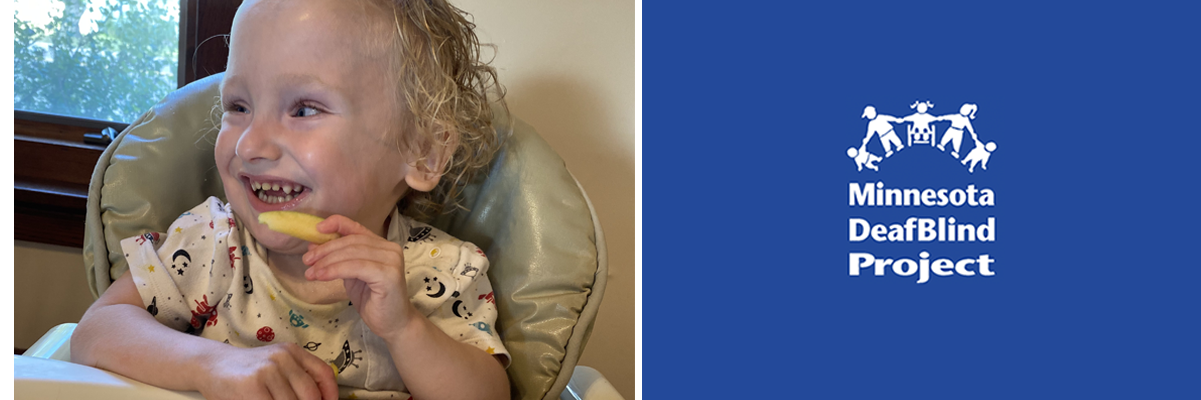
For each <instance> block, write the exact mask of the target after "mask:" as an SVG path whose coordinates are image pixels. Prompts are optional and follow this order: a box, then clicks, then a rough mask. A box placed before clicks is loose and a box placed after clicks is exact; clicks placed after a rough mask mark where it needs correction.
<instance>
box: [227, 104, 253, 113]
mask: <svg viewBox="0 0 1201 400" xmlns="http://www.w3.org/2000/svg"><path fill="white" fill-rule="evenodd" d="M225 111H229V112H236V113H245V112H247V111H250V110H247V109H246V107H242V105H241V104H236V103H230V104H226V105H225Z"/></svg>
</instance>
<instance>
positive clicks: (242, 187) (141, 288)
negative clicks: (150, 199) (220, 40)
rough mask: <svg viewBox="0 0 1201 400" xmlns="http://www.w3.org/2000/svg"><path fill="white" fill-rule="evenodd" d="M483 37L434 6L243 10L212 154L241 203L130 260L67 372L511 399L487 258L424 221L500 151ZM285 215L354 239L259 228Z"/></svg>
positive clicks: (280, 394) (93, 315) (196, 214)
mask: <svg viewBox="0 0 1201 400" xmlns="http://www.w3.org/2000/svg"><path fill="white" fill-rule="evenodd" d="M473 28H474V25H473V24H472V23H470V22H469V21H468V20H467V19H466V18H465V15H464V13H463V12H462V11H460V10H458V9H456V8H454V7H453V6H451V5H449V4H446V3H445V2H444V1H440V0H428V1H413V2H409V1H400V0H396V1H392V0H357V1H339V0H292V1H285V0H258V1H255V0H249V1H246V2H245V3H243V4H242V6H241V7H240V8H239V10H238V12H237V16H236V17H235V18H234V24H233V30H232V34H231V36H230V40H231V41H230V46H229V48H230V55H229V64H228V67H227V70H226V73H225V75H224V77H223V79H222V81H221V103H222V106H223V107H224V114H223V116H222V120H221V131H220V134H219V135H218V137H217V142H216V149H215V151H214V153H215V154H214V155H215V160H216V164H217V169H218V171H219V173H220V176H221V180H222V183H223V185H224V188H225V194H226V197H227V198H226V200H227V201H228V202H227V203H226V202H222V201H221V200H218V199H216V198H210V199H209V200H208V201H206V202H204V203H203V204H201V205H199V206H197V207H196V208H193V209H191V210H189V211H187V212H185V213H183V215H180V216H179V218H178V219H176V220H175V221H174V223H172V225H171V226H170V228H169V230H168V231H167V232H166V233H165V234H146V235H142V236H139V237H134V238H129V239H126V240H124V241H122V242H121V247H122V250H123V252H124V253H125V254H124V255H125V257H126V259H127V260H128V263H129V272H128V273H126V274H124V275H123V276H121V277H120V278H118V279H117V280H116V281H115V282H113V284H112V286H111V287H110V288H109V289H108V290H107V291H106V292H105V293H104V294H103V295H102V296H101V297H100V299H98V300H97V301H96V302H95V303H94V304H93V305H92V307H91V308H89V309H88V311H87V313H86V314H85V315H84V317H83V319H82V321H80V323H79V326H78V328H77V329H76V331H75V334H74V336H73V337H72V343H71V349H72V354H71V356H72V359H73V360H74V361H76V362H79V363H83V364H87V365H92V366H96V367H99V368H104V369H108V370H111V371H114V372H117V373H120V374H122V375H126V376H129V377H132V378H134V379H137V380H140V381H144V382H147V383H150V384H153V385H156V386H160V387H165V388H169V389H175V390H198V391H200V392H201V394H203V395H204V396H205V397H206V398H209V399H260V398H261V399H268V398H273V399H318V398H320V399H333V398H337V397H343V398H346V397H349V398H360V399H366V398H397V399H404V398H408V397H410V394H411V395H413V396H416V397H419V398H422V399H437V398H468V399H487V398H505V397H508V395H509V389H508V379H507V377H506V375H505V372H504V368H505V366H506V365H507V364H508V361H509V359H508V354H507V352H506V350H505V347H504V345H503V344H502V343H501V341H500V338H499V337H498V336H497V331H496V330H495V329H494V327H493V324H494V322H495V319H496V305H495V302H494V301H493V300H492V299H493V294H492V289H491V285H490V284H489V282H488V279H487V275H486V271H487V268H488V261H487V259H486V257H485V256H484V252H483V251H482V250H480V249H479V248H478V247H476V246H475V245H472V244H470V243H465V242H462V241H460V240H457V239H455V238H453V237H450V236H449V235H447V234H446V233H444V232H441V231H439V230H437V229H434V228H432V227H431V226H429V225H426V224H424V223H422V222H418V220H426V219H429V218H431V217H432V216H434V215H437V214H439V213H440V212H442V211H443V208H445V207H456V206H457V205H456V204H455V203H454V201H453V199H454V198H455V196H456V194H457V192H458V191H459V190H460V189H461V187H462V186H463V185H464V184H465V183H466V182H468V181H470V180H471V179H472V178H473V177H474V176H475V175H476V174H477V173H478V172H480V171H482V170H483V169H482V168H483V167H485V166H486V165H488V163H489V162H490V159H491V157H492V156H493V154H494V153H495V150H496V148H497V146H498V142H499V138H497V136H496V135H495V132H494V131H493V128H492V124H491V112H490V111H489V110H490V109H489V108H488V102H489V99H488V95H487V91H488V89H489V88H491V87H493V86H494V85H495V82H496V81H495V70H494V69H492V68H491V67H488V66H486V65H483V64H481V63H480V62H479V60H478V58H479V57H478V56H479V47H480V46H479V43H478V41H477V39H476V37H475V34H474V33H473V32H472V29H473ZM275 210H294V211H301V212H306V213H309V214H314V215H317V216H321V217H327V218H326V220H325V221H324V222H322V223H321V224H319V225H318V226H317V229H318V230H319V231H321V232H325V233H331V232H337V233H339V234H341V238H338V239H335V240H333V241H330V242H327V243H324V244H321V245H317V244H312V243H307V242H304V241H302V240H300V239H296V238H293V237H291V236H287V235H284V234H281V233H277V232H273V231H271V230H269V229H267V227H266V225H263V224H260V223H258V222H257V221H258V215H259V214H260V213H263V212H267V211H275ZM410 216H412V217H415V218H416V219H414V218H411V217H410Z"/></svg>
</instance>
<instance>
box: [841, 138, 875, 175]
mask: <svg viewBox="0 0 1201 400" xmlns="http://www.w3.org/2000/svg"><path fill="white" fill-rule="evenodd" d="M847 157H850V158H853V159H855V166H856V167H859V170H860V171H862V170H863V167H865V166H866V167H868V168H871V169H872V170H875V171H877V172H878V171H880V167H877V166H876V164H875V162H876V161H880V160H883V158H881V157H880V156H878V155H875V154H872V153H869V152H868V151H867V145H866V144H865V145H863V146H860V147H859V149H858V150H856V149H855V148H854V147H848V148H847Z"/></svg>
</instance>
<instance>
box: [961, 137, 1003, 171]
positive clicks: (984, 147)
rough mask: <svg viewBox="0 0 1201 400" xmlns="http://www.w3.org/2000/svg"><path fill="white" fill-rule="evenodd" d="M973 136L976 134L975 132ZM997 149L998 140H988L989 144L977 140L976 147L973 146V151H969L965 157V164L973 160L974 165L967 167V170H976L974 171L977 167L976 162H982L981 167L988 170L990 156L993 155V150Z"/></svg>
mask: <svg viewBox="0 0 1201 400" xmlns="http://www.w3.org/2000/svg"><path fill="white" fill-rule="evenodd" d="M972 136H975V135H974V134H973V135H972ZM996 150H997V142H988V144H983V143H980V141H979V140H977V141H976V147H974V148H972V151H970V152H968V153H967V157H964V158H963V165H967V163H968V161H971V162H972V165H969V166H968V167H967V172H976V171H974V169H975V168H976V163H980V168H983V169H986V170H987V169H988V158H989V157H992V152H993V151H996Z"/></svg>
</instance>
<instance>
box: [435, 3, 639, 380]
mask: <svg viewBox="0 0 1201 400" xmlns="http://www.w3.org/2000/svg"><path fill="white" fill-rule="evenodd" d="M452 1H453V0H452ZM455 4H457V5H458V6H459V7H461V8H463V9H464V10H465V11H467V12H469V13H471V14H473V15H474V16H475V21H476V24H477V34H478V35H479V36H480V40H481V41H484V42H491V43H494V44H496V46H497V48H498V49H497V57H496V60H495V62H494V65H495V66H497V67H498V68H499V69H500V71H499V77H500V81H501V84H503V85H505V87H506V88H508V101H509V107H510V109H511V110H512V112H513V113H514V114H515V115H517V116H518V117H520V118H521V119H523V120H525V121H526V122H529V123H530V124H531V125H533V126H534V128H537V130H538V133H540V134H542V136H543V137H544V138H546V140H547V142H550V144H551V146H552V147H554V148H555V150H556V151H558V152H559V155H561V156H562V157H563V159H564V160H565V161H566V162H567V167H568V168H570V169H571V171H572V173H573V174H575V176H576V178H577V179H579V180H580V182H581V183H582V184H583V185H584V189H585V190H587V191H588V196H589V197H590V198H591V199H592V202H593V205H594V206H595V207H596V209H597V214H598V216H599V217H600V220H601V225H602V227H603V228H604V230H605V236H606V239H607V242H608V245H609V285H608V288H607V289H606V290H605V298H604V302H602V303H601V308H600V314H599V315H598V316H597V320H596V327H595V328H594V330H593V333H592V338H591V339H590V340H589V342H588V347H587V348H586V349H585V351H584V355H583V358H582V359H581V360H580V363H581V364H583V365H588V366H591V367H593V368H596V369H597V370H599V371H600V372H601V373H603V374H604V375H605V377H606V378H608V379H609V380H610V381H611V382H612V383H613V385H614V386H615V387H616V388H617V390H618V392H620V393H621V395H622V396H624V397H625V398H627V399H630V400H633V399H634V106H635V105H634V95H635V93H634V67H635V66H634V40H635V38H634V11H635V10H634V7H635V5H634V2H633V1H554V2H552V1H534V0H514V1H487V0H459V1H455Z"/></svg>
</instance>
